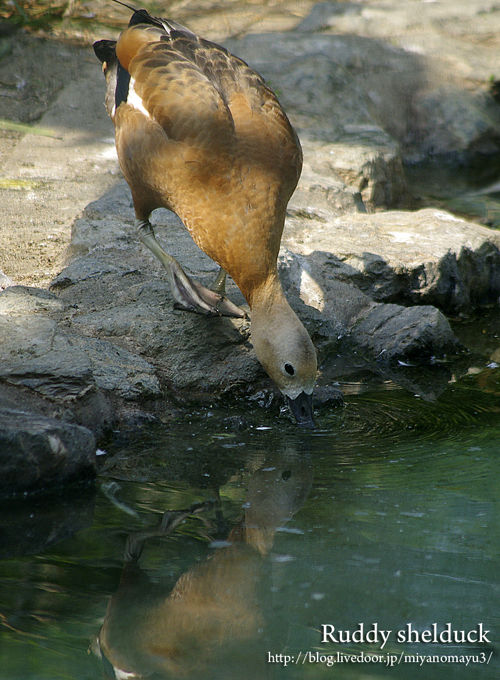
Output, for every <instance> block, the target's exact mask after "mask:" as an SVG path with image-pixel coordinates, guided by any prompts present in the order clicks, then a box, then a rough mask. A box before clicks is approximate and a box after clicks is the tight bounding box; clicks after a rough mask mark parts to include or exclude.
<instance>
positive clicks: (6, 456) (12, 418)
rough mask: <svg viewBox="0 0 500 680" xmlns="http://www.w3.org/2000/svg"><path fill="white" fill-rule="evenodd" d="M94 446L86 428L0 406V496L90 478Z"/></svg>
mask: <svg viewBox="0 0 500 680" xmlns="http://www.w3.org/2000/svg"><path fill="white" fill-rule="evenodd" d="M95 449H96V446H95V437H94V435H93V434H92V432H90V430H88V429H87V428H84V427H80V426H78V425H72V424H70V423H65V422H61V421H60V420H56V419H55V418H44V417H41V416H36V415H34V414H32V413H26V412H24V411H21V410H13V409H5V408H0V495H3V496H8V495H15V494H19V493H24V492H36V493H47V492H49V491H53V490H54V487H58V486H60V485H63V484H70V483H72V482H75V481H81V480H82V479H92V478H93V477H94V476H95V473H96V467H95Z"/></svg>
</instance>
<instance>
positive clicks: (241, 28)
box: [0, 0, 314, 288]
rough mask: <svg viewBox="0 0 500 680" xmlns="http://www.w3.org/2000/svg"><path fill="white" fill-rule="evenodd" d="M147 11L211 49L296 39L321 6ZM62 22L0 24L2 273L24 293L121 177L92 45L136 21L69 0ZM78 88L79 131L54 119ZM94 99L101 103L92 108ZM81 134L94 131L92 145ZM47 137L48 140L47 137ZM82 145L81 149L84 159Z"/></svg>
mask: <svg viewBox="0 0 500 680" xmlns="http://www.w3.org/2000/svg"><path fill="white" fill-rule="evenodd" d="M31 4H33V3H31ZM144 4H145V5H146V6H147V8H148V10H149V11H150V12H151V13H153V14H155V15H157V16H167V17H172V18H175V19H176V20H177V21H179V22H181V23H184V24H186V25H188V26H189V27H190V28H192V29H194V30H195V31H197V32H198V33H200V34H202V35H203V36H205V37H207V38H209V39H212V40H215V41H223V40H224V39H225V38H228V37H233V36H238V35H243V34H245V33H248V32H252V31H253V32H269V31H283V30H288V29H291V28H293V27H294V26H296V25H297V24H298V23H299V22H300V21H301V20H302V19H303V18H304V16H306V15H307V14H308V12H309V11H310V8H311V7H312V5H313V4H314V3H313V2H312V1H310V0H285V1H284V2H283V1H277V2H268V1H267V0H245V2H242V1H241V0H229V1H228V0H224V1H223V2H207V1H205V0H198V1H196V0H180V1H178V2H170V3H158V2H156V3H141V6H144ZM24 6H25V7H26V6H30V3H26V4H25V5H24ZM65 13H66V16H65V17H63V18H62V19H61V20H60V21H57V22H55V23H53V24H52V25H51V26H48V27H45V28H43V29H37V30H31V29H28V30H26V28H18V29H17V30H14V26H13V24H12V19H13V17H11V18H10V21H2V20H1V19H0V273H1V272H2V271H3V273H4V274H5V275H6V276H7V277H8V278H9V279H10V280H12V281H14V282H15V283H17V284H23V285H34V286H39V287H46V286H47V285H48V284H49V282H50V281H51V279H52V278H53V277H54V276H55V275H56V274H57V273H58V272H59V271H60V269H61V268H62V266H63V264H64V259H65V251H66V248H67V246H68V244H69V242H70V239H71V225H72V223H73V221H74V220H75V219H76V218H78V216H79V215H80V214H81V212H82V210H83V209H84V208H85V206H86V205H87V204H88V203H89V202H91V201H92V200H95V199H96V198H98V197H99V196H100V195H101V194H102V193H103V192H104V191H105V189H106V187H107V186H108V185H109V183H110V182H112V181H116V175H117V174H119V170H118V168H117V165H116V161H115V159H113V158H112V153H111V151H110V149H109V142H110V139H109V138H110V136H112V125H111V123H110V122H109V121H107V120H105V116H103V107H102V102H103V99H104V81H103V80H102V84H101V81H100V80H99V79H102V76H101V74H100V66H99V63H98V62H97V61H96V60H95V58H94V55H93V51H92V49H91V45H92V43H93V42H94V41H95V40H97V39H100V38H113V37H116V36H117V35H118V33H119V31H120V30H121V29H122V28H123V27H125V26H126V24H127V22H128V19H129V17H130V11H129V10H128V9H126V8H124V7H120V6H119V5H117V4H115V3H113V2H112V1H111V0H109V1H106V2H103V1H102V0H90V1H89V2H78V0H72V1H70V2H69V4H68V5H67V7H66V11H65ZM1 14H2V11H0V15H1ZM87 73H88V74H89V76H88V78H87V80H85V74H87ZM76 83H80V87H79V88H78V87H77V88H76V92H74V93H73V95H72V96H73V99H71V97H70V98H69V99H68V101H69V107H70V108H72V107H74V108H75V115H77V114H78V112H80V114H81V116H82V117H83V120H82V121H81V124H80V125H79V128H80V129H79V130H77V126H76V125H73V122H74V121H71V120H69V119H68V120H67V121H66V123H65V122H64V117H65V115H66V117H67V118H68V116H67V113H68V112H64V111H59V112H58V111H57V107H55V108H56V110H55V111H52V109H53V108H54V103H55V102H56V101H58V98H60V96H61V93H62V92H66V90H68V88H71V86H72V85H74V84H76ZM84 83H85V84H84ZM89 88H90V89H91V90H96V92H94V91H90V92H89ZM75 97H76V98H78V97H79V98H80V100H79V101H76V100H75ZM89 97H91V98H92V99H93V100H94V99H95V104H94V108H92V106H91V105H90V102H89V101H88V99H89ZM94 111H95V119H94V120H92V118H93V116H94V113H93V112H94ZM47 112H48V113H47ZM52 114H53V115H52ZM19 124H22V125H23V126H24V127H19ZM47 125H50V130H48V131H47V130H46V129H45V128H46V127H47ZM93 125H94V126H95V130H94V132H95V135H94V137H95V138H96V139H97V138H98V137H99V139H101V140H102V139H103V138H104V137H105V138H106V140H107V149H105V150H104V151H103V150H102V149H101V150H100V151H99V149H95V148H93V147H92V145H91V144H90V142H89V140H90V138H91V133H92V126H93ZM27 126H29V127H27ZM70 127H73V128H74V130H73V135H70V134H69V128H70ZM82 128H84V129H86V128H88V130H87V132H88V135H87V136H86V137H85V138H84V137H82V134H81V132H82ZM46 132H48V133H49V134H50V135H51V136H50V137H47V136H45V133H46ZM54 139H61V140H63V141H64V144H65V148H59V150H58V152H57V149H56V146H57V143H56V142H52V141H51V140H54ZM45 142H46V144H45ZM75 144H80V153H78V150H77V149H76V148H75ZM59 146H61V145H59ZM82 150H83V155H82ZM95 153H97V154H98V155H99V154H101V155H102V154H104V155H106V154H107V155H108V156H109V159H108V160H107V161H106V163H105V162H104V161H102V162H101V161H100V160H97V161H96V162H95V163H93V160H92V154H95ZM45 155H46V156H47V157H45ZM56 156H57V161H56ZM61 156H64V157H65V161H66V164H65V167H63V165H64V163H63V162H62V160H61ZM101 160H102V159H101ZM108 161H109V162H108ZM96 165H97V166H98V167H93V166H96ZM86 192H87V193H86ZM1 287H2V279H1V277H0V288H1Z"/></svg>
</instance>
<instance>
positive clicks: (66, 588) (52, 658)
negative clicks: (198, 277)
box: [0, 362, 500, 680]
mask: <svg viewBox="0 0 500 680" xmlns="http://www.w3.org/2000/svg"><path fill="white" fill-rule="evenodd" d="M361 387H363V386H360V385H358V384H356V385H344V388H345V389H346V393H347V394H346V405H345V407H344V408H342V409H333V408H328V407H325V408H323V409H322V410H321V411H320V413H319V421H320V425H321V427H320V428H319V429H318V430H317V431H315V432H303V431H301V430H299V429H297V428H296V427H295V426H293V425H292V423H290V422H289V421H288V419H286V418H285V417H283V416H279V415H278V416H276V415H268V414H267V413H266V412H265V411H264V410H263V409H259V408H258V407H255V410H254V411H252V413H251V414H250V416H249V415H248V413H245V412H243V411H241V409H240V410H238V409H237V408H234V409H231V410H229V411H228V410H227V409H221V408H207V407H203V408H201V407H200V408H199V409H196V410H193V411H192V412H191V414H190V415H189V417H187V418H186V419H185V420H183V421H177V422H173V423H171V424H169V425H168V426H167V425H165V426H163V427H161V428H155V429H151V430H148V431H144V432H143V433H141V434H140V435H138V436H136V437H135V438H130V439H128V440H127V441H126V442H122V443H115V444H114V445H112V446H110V447H108V448H107V450H106V455H103V456H102V457H101V461H102V471H101V475H100V477H99V478H98V480H97V484H96V486H95V488H94V487H92V488H90V489H89V488H87V489H85V490H83V489H80V490H78V491H74V492H73V493H72V494H71V496H70V497H69V498H68V497H66V498H62V497H61V498H56V499H51V500H50V501H48V502H46V503H43V502H41V501H35V502H32V503H31V504H30V503H28V502H27V501H24V502H18V503H11V504H9V506H8V507H4V508H3V512H2V515H1V527H2V532H3V535H4V540H3V541H2V547H1V554H2V556H3V559H2V560H1V561H0V678H2V680H4V679H5V680H14V679H16V680H17V679H21V678H23V679H33V680H34V679H36V680H42V679H43V680H45V679H47V680H49V679H50V680H55V679H62V678H72V679H74V680H84V679H85V680H87V679H90V678H92V679H97V678H103V677H111V678H112V677H116V678H153V679H160V678H177V677H179V678H181V677H182V678H200V679H201V680H203V679H205V678H206V679H208V678H221V677H224V678H236V677H237V678H239V679H245V678H249V679H250V678H252V679H259V678H312V679H314V678H318V679H320V678H327V677H328V678H340V679H344V678H345V679H349V680H350V679H355V680H367V679H368V678H401V679H403V678H405V679H408V678H410V679H411V678H416V679H417V678H418V679H420V678H422V679H427V678H428V679H429V680H435V678H436V677H440V678H452V679H454V678H457V679H462V678H464V679H465V678H474V679H476V678H479V679H480V680H482V679H485V680H486V679H490V678H492V679H493V678H497V677H499V673H500V664H499V657H498V651H499V646H500V608H499V605H500V541H499V539H500V521H499V520H500V509H499V502H498V499H499V497H500V465H499V452H500V417H499V416H500V398H499V397H500V369H498V368H497V366H496V364H495V363H494V362H490V364H489V368H488V367H487V366H483V367H482V368H481V370H480V369H478V370H477V371H474V370H472V371H470V375H468V376H466V377H464V378H461V379H459V380H458V381H457V382H453V381H452V382H451V383H450V384H449V385H448V387H447V388H446V389H445V390H444V391H443V392H442V393H441V394H440V395H439V397H437V399H435V400H434V401H426V400H425V399H423V398H422V397H418V396H415V395H414V394H412V393H411V392H409V391H406V390H404V389H402V388H399V387H398V386H397V385H395V384H394V383H391V382H389V381H381V382H379V383H378V384H372V385H370V386H368V387H367V386H366V385H365V386H364V388H363V389H360V388H361ZM188 508H191V510H192V514H191V515H189V514H188V513H185V514H178V513H179V511H182V510H185V509H188ZM166 511H169V512H168V514H164V513H165V512H166ZM176 513H177V514H176ZM162 523H163V524H162ZM177 523H178V524H177ZM27 552H29V553H30V554H26V553H27ZM360 624H362V626H360ZM433 624H435V627H434V628H433ZM447 624H449V626H448V628H449V630H450V632H452V633H454V632H455V631H457V634H461V632H463V634H470V635H471V636H472V638H474V639H473V642H470V643H462V642H461V641H459V642H458V643H454V642H448V641H447V640H444V641H441V642H440V641H439V640H438V641H437V642H432V641H430V642H424V641H422V640H421V639H420V636H421V635H422V633H423V632H424V631H433V630H434V632H435V633H437V634H439V633H441V632H442V631H443V630H445V629H446V626H447ZM323 625H328V626H329V627H328V628H327V629H326V630H327V631H329V632H331V633H332V638H330V639H328V641H327V642H324V643H323V642H322V631H323V628H322V626H323ZM408 625H410V626H411V631H413V633H412V635H413V640H411V641H407V642H402V641H401V640H400V639H398V637H397V635H398V632H400V631H401V633H400V635H403V634H405V635H406V636H408ZM480 625H481V626H482V631H483V632H484V631H489V632H488V633H486V638H487V641H485V640H482V641H481V642H478V643H476V642H475V637H474V635H475V634H476V632H477V631H478V630H481V629H480V628H478V627H479V626H480ZM362 629H363V633H364V634H365V636H366V634H367V633H368V632H369V631H371V633H370V635H368V638H366V637H364V638H363V640H362V641H360V640H358V639H357V637H356V636H360V635H361V632H360V631H361V630H362ZM332 631H333V632H332ZM356 631H358V633H357V634H356V635H354V637H353V634H354V633H355V632H356ZM380 631H384V632H385V633H386V634H387V636H388V637H387V641H386V643H385V644H384V646H383V648H382V642H383V640H382V637H381V632H380ZM471 631H472V632H471ZM376 634H377V636H378V637H377V636H376ZM336 636H337V637H336ZM340 636H342V640H340ZM417 637H418V638H419V641H418V642H417V641H416V638H417ZM99 640H100V645H99ZM335 640H337V641H335ZM99 647H100V648H101V649H99ZM466 657H471V659H470V660H469V665H466V663H467V661H466ZM428 659H430V661H431V662H428ZM447 659H449V660H447ZM388 664H389V665H388ZM390 664H393V665H390ZM113 667H114V668H113Z"/></svg>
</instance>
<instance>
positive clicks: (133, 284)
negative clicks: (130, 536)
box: [0, 0, 500, 494]
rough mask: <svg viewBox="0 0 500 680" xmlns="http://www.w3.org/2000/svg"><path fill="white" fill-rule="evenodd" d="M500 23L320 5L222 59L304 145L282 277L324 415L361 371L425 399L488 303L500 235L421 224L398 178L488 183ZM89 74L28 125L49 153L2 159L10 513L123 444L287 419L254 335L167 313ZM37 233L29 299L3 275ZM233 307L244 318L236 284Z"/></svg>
mask: <svg viewBox="0 0 500 680" xmlns="http://www.w3.org/2000/svg"><path fill="white" fill-rule="evenodd" d="M497 25H500V10H499V9H498V7H497V5H495V3H493V2H488V1H487V0H482V1H480V0H477V1H476V0H474V1H472V0H468V1H467V0H462V2H458V3H457V2H451V0H447V1H445V0H443V1H442V2H421V1H420V0H418V1H417V0H405V1H403V2H401V1H398V2H393V3H382V2H376V1H367V2H360V3H348V2H322V3H320V4H319V5H316V6H315V7H314V8H313V9H312V11H311V13H310V14H309V16H307V17H306V18H304V20H303V21H301V22H298V24H297V25H296V27H295V28H294V29H293V30H288V31H286V32H283V33H267V34H252V35H251V34H249V35H245V36H244V37H242V38H239V39H231V40H227V41H225V45H226V46H227V47H228V49H230V50H231V51H232V52H234V53H235V54H237V55H238V56H240V57H242V58H243V59H245V60H246V61H247V62H248V63H249V64H250V65H251V66H252V67H254V68H255V69H256V70H258V71H259V72H260V73H261V74H262V75H263V76H264V77H265V78H266V80H267V81H268V82H269V84H270V86H271V87H272V88H273V89H275V91H276V92H277V94H278V96H279V98H280V100H281V102H282V104H283V106H284V108H285V109H286V111H287V112H288V113H289V116H290V118H291V120H292V123H293V124H294V126H295V127H296V129H297V131H298V132H299V136H300V139H301V142H302V145H303V150H304V170H303V173H302V177H301V181H300V184H299V187H298V189H297V191H296V193H295V194H294V196H293V198H292V201H291V202H290V205H289V211H288V220H287V225H286V228H285V234H284V238H283V242H282V250H281V255H280V273H281V276H282V280H283V282H284V286H285V289H286V291H287V295H288V297H289V299H290V301H291V304H292V306H294V308H295V309H296V311H297V313H298V314H299V316H300V317H301V319H302V320H303V321H304V323H305V325H306V326H307V328H308V330H309V332H310V334H311V337H312V339H313V341H314V343H315V345H316V347H317V349H318V353H319V360H320V361H319V364H320V375H319V380H318V390H317V398H316V402H317V404H318V406H319V408H320V409H321V408H330V407H332V406H333V405H335V404H336V403H338V401H339V389H338V383H339V382H340V383H341V382H342V380H343V379H345V377H346V376H347V375H350V374H351V373H354V372H355V370H356V369H358V368H359V366H360V365H362V366H363V367H368V368H370V369H371V370H374V371H376V372H377V373H378V374H380V375H385V376H387V377H390V378H391V379H393V380H396V381H397V382H400V383H401V384H404V385H405V386H407V387H408V388H409V389H413V390H414V391H415V392H418V393H420V394H421V395H422V396H424V397H426V398H433V397H434V396H435V394H436V393H438V392H439V389H440V388H439V385H436V383H435V382H433V381H431V383H429V382H428V380H427V377H426V374H425V371H426V367H428V366H433V367H435V366H436V365H438V364H440V362H443V361H444V360H446V361H448V362H449V361H450V360H451V359H452V358H453V357H456V356H459V355H460V354H461V353H463V351H464V349H466V348H464V347H463V346H462V345H461V344H460V343H459V342H458V340H457V338H456V337H455V335H454V334H453V332H452V330H451V327H450V324H449V322H448V320H447V317H450V316H456V315H458V314H461V313H467V314H469V313H471V312H473V311H475V310H478V309H482V308H484V307H487V306H491V305H498V301H499V298H500V231H498V230H496V229H492V228H490V227H489V226H488V225H487V224H480V223H479V222H477V221H473V220H471V219H463V218H461V217H458V216H456V215H454V214H451V213H450V212H448V211H446V210H444V209H443V208H442V207H441V206H436V207H434V206H431V205H429V204H427V205H423V204H422V201H421V200H420V198H419V196H418V195H417V194H416V192H415V189H414V187H412V186H411V184H410V183H409V181H408V179H407V173H406V171H405V165H406V164H408V163H417V162H422V161H423V160H425V159H428V158H429V156H432V157H433V158H434V159H436V158H437V159H438V160H439V161H441V162H443V163H446V164H448V165H449V164H456V166H457V167H459V166H460V167H461V168H464V167H465V168H470V173H471V174H472V173H473V172H474V168H477V167H478V166H479V165H480V167H481V168H484V167H485V166H488V164H489V163H491V164H494V162H495V157H496V156H498V153H499V151H500V107H499V106H498V104H497V102H496V100H495V96H494V91H493V90H492V87H491V78H492V76H493V78H494V77H496V71H495V69H497V51H496V50H495V49H494V48H495V41H497V42H498V40H499V38H498V37H497V36H498V35H499V33H498V32H497V31H496V30H495V26H497ZM497 27H498V26H497ZM207 37H208V36H207ZM16 49H17V47H16V44H15V43H14V44H13V46H12V50H13V51H14V53H15V51H16ZM57 49H60V48H57ZM79 54H80V57H79V58H80V63H81V68H80V70H79V72H78V74H77V75H76V74H75V77H74V79H72V81H71V82H70V83H69V84H68V85H67V86H66V87H65V88H63V89H62V90H61V92H60V93H59V95H58V96H57V98H56V100H55V101H54V102H53V104H52V106H51V107H50V108H49V109H48V111H47V112H46V113H45V114H44V116H43V118H42V119H41V120H40V122H39V124H38V127H39V129H40V130H50V131H52V135H53V136H45V135H40V134H36V132H37V130H36V129H35V130H34V131H33V133H32V134H27V135H25V136H24V137H23V138H22V139H21V140H20V141H19V142H18V143H17V144H16V145H15V146H14V147H13V148H11V149H10V150H8V151H7V152H6V153H5V154H4V156H2V158H1V163H2V164H1V177H0V188H1V192H0V203H1V205H0V207H1V209H2V213H3V223H4V227H3V228H4V229H6V230H8V231H9V238H10V241H8V239H5V238H4V239H3V240H2V242H1V245H2V257H3V261H2V262H1V263H0V266H1V268H2V269H3V272H4V276H3V279H2V281H0V284H1V286H2V288H3V290H2V292H0V407H1V409H0V471H1V474H0V494H6V493H12V492H16V491H32V490H37V489H40V488H47V487H48V486H52V485H57V484H61V483H66V482H67V481H69V480H74V479H77V478H79V477H80V476H84V477H88V476H92V474H94V471H95V451H96V446H97V442H99V441H104V440H105V438H106V437H107V436H108V435H109V433H110V431H111V430H113V429H119V428H136V427H140V426H141V425H143V424H146V423H149V422H155V421H161V420H168V418H171V417H175V414H176V413H179V412H181V411H182V409H184V408H187V407H188V405H189V404H191V403H193V402H199V401H204V402H207V403H209V402H210V401H212V400H217V399H226V398H231V399H241V400H244V399H249V398H254V399H255V398H257V397H256V395H259V394H266V395H267V396H266V398H265V399H264V401H266V402H269V401H272V400H273V399H274V400H275V401H276V400H277V399H278V397H277V396H276V395H275V393H274V390H273V388H272V386H271V385H270V384H269V381H268V379H267V377H266V376H265V373H264V372H263V369H262V368H261V366H260V364H259V363H258V362H257V359H256V357H255V354H254V352H253V350H252V347H251V344H250V342H249V323H248V321H246V320H239V319H238V320H235V319H227V318H223V319H219V318H205V317H200V316H197V315H192V314H189V313H184V312H180V311H176V310H174V309H173V306H172V300H171V298H170V292H169V288H168V284H167V281H166V276H165V274H164V272H163V271H162V270H161V267H160V265H159V263H158V262H157V261H156V260H155V259H154V258H153V256H152V255H151V254H150V253H149V252H146V251H145V249H144V248H143V247H142V246H141V245H140V243H139V242H138V239H137V236H136V234H135V231H134V228H133V210H132V207H131V199H130V194H129V190H128V187H127V185H126V183H125V182H124V181H123V179H122V178H121V176H120V173H119V170H118V166H117V161H116V157H115V154H114V151H113V149H114V147H113V139H112V125H111V122H110V121H109V120H108V119H107V117H106V114H105V112H104V107H103V98H104V81H103V79H102V75H101V73H100V68H99V64H98V63H97V62H95V61H94V60H93V56H92V54H91V50H90V48H89V49H81V50H80V51H79ZM73 56H74V55H73ZM73 56H71V55H70V57H68V59H72V58H73ZM0 65H1V62H0ZM154 222H155V224H156V225H157V227H156V229H157V234H158V236H159V239H160V240H161V241H162V242H163V243H164V244H165V246H166V249H167V250H168V251H169V252H171V253H172V254H173V255H174V256H175V257H176V258H177V259H178V260H179V261H180V262H181V264H182V265H183V266H184V267H185V269H186V271H187V273H188V274H190V275H192V276H193V277H194V278H197V279H198V280H200V281H201V282H202V283H203V284H204V285H207V284H209V283H210V281H211V280H212V279H213V278H214V276H215V274H216V272H217V266H216V265H215V264H214V263H213V262H212V261H210V260H209V259H208V258H207V257H206V256H205V255H204V254H203V253H202V252H200V251H199V250H198V249H197V247H196V246H195V245H194V243H193V242H192V241H191V239H190V237H189V235H188V234H187V232H186V230H185V229H184V228H183V226H182V224H181V223H180V221H179V220H178V218H177V217H176V216H175V215H173V214H171V213H169V212H168V211H166V210H159V211H157V212H156V213H155V214H154ZM30 229H31V230H32V232H33V233H35V232H43V233H44V234H45V238H46V239H51V238H53V239H54V240H58V242H59V249H60V251H61V254H60V256H59V257H58V258H55V259H54V261H53V271H52V272H51V275H50V279H49V280H47V281H44V280H43V276H40V280H39V282H38V283H36V285H34V284H33V283H31V281H29V280H26V277H25V278H24V279H23V276H22V275H19V276H16V270H15V267H13V266H11V262H12V261H14V260H15V259H16V258H20V259H22V249H23V247H24V245H23V244H29V238H30ZM16 230H18V231H16ZM16 235H18V236H16ZM63 246H67V247H64V248H63ZM12 249H15V252H14V250H12ZM19 249H21V251H19ZM63 251H64V252H63ZM52 274H54V275H52ZM27 284H29V285H27ZM228 295H229V297H231V299H232V300H233V301H234V302H236V303H237V304H241V303H242V302H243V298H242V297H241V294H240V293H239V291H238V290H237V289H236V287H235V286H234V285H230V286H229V289H228ZM412 366H413V367H415V366H417V367H418V370H419V371H421V373H420V377H419V376H418V375H417V377H415V370H412V372H406V373H405V371H404V367H412ZM448 378H449V375H448V373H447V372H446V371H445V372H444V373H443V374H440V375H439V377H438V378H437V380H438V382H439V381H444V383H446V380H447V379H448Z"/></svg>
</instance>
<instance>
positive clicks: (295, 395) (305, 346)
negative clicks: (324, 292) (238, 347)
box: [251, 292, 317, 428]
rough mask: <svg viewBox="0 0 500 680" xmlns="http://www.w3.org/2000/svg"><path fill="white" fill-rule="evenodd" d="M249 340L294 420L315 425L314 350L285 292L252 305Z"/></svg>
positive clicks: (312, 426) (315, 365) (301, 424)
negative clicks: (285, 400)
mask: <svg viewBox="0 0 500 680" xmlns="http://www.w3.org/2000/svg"><path fill="white" fill-rule="evenodd" d="M251 309H252V321H251V335H252V344H253V347H254V349H255V353H256V355H257V358H258V360H259V361H260V363H261V364H262V366H263V367H264V369H265V370H266V372H267V374H268V375H269V377H270V378H271V379H272V380H273V382H274V383H276V385H277V386H278V387H279V389H280V390H281V392H282V393H283V395H284V396H285V397H286V399H287V401H288V405H289V407H290V410H291V412H292V414H293V416H294V417H295V420H296V421H297V424H298V425H299V426H301V427H305V428H314V427H315V423H314V417H313V401H312V393H313V387H314V383H315V382H316V373H317V360H316V350H315V349H314V345H313V343H312V341H311V338H310V337H309V334H308V333H307V331H306V329H305V328H304V326H303V325H302V323H301V321H300V320H299V318H298V317H297V315H296V314H295V312H294V311H293V310H292V308H291V307H290V305H289V304H288V302H287V300H286V298H285V296H284V295H283V293H282V292H281V294H278V295H275V296H273V298H272V299H269V298H268V299H267V300H266V301H265V302H263V303H261V304H259V303H258V302H256V301H255V300H254V301H253V304H252V305H251Z"/></svg>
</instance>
